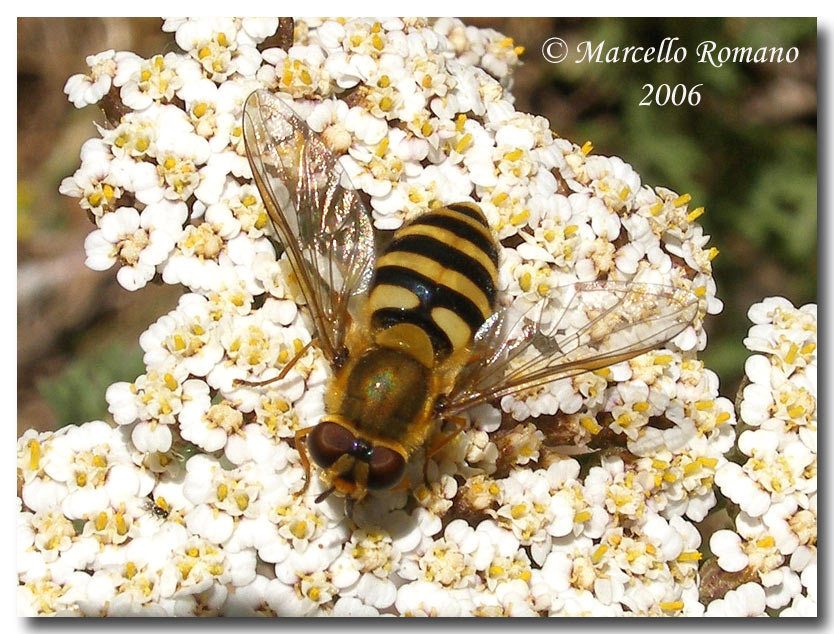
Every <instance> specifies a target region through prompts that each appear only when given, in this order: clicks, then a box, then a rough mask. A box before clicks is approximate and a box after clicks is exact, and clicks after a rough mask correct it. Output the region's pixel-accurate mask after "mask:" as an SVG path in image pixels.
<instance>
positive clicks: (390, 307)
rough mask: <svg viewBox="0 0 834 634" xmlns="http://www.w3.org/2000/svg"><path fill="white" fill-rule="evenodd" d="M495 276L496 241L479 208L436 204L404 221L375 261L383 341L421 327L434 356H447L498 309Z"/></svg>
mask: <svg viewBox="0 0 834 634" xmlns="http://www.w3.org/2000/svg"><path fill="white" fill-rule="evenodd" d="M497 278H498V246H497V244H496V242H495V240H494V239H493V237H492V234H491V233H490V231H489V227H488V226H487V221H486V218H485V217H484V215H483V212H481V210H480V208H479V207H478V206H477V205H475V204H474V203H457V204H454V205H449V206H447V207H442V208H440V209H435V210H433V211H431V212H428V213H426V214H424V215H422V216H420V217H419V218H417V219H415V220H414V221H412V222H411V223H410V224H408V225H406V226H404V227H402V228H400V229H399V230H398V231H397V232H396V233H395V234H394V238H393V240H392V242H391V244H390V245H389V246H388V247H387V249H386V250H385V251H384V252H383V253H382V254H381V255H380V257H379V259H378V260H377V264H376V273H375V276H374V281H373V283H372V285H371V293H370V298H369V301H370V307H371V326H372V328H373V329H374V330H375V331H376V332H377V339H378V340H380V336H379V334H380V333H384V334H382V339H383V340H385V339H386V337H388V338H390V337H395V338H396V337H399V336H404V337H406V338H408V337H409V336H410V335H409V332H411V333H415V332H417V331H416V330H415V328H414V327H415V326H416V327H417V328H418V329H419V330H420V331H422V333H425V335H426V336H427V337H428V341H430V343H431V348H432V352H433V358H434V360H442V359H445V358H446V357H448V356H449V355H450V354H451V353H452V352H454V351H455V350H458V349H460V348H462V347H464V346H467V345H468V344H469V343H470V342H471V341H472V337H473V335H474V334H475V332H476V331H477V330H478V328H479V327H480V326H481V324H483V323H484V321H485V320H486V319H487V318H488V317H489V316H490V315H491V314H492V313H493V312H494V311H495V299H496V291H495V287H496V283H497ZM406 324H410V326H407V325H406ZM412 338H413V337H412ZM420 338H421V337H420ZM395 343H396V344H397V345H400V342H399V341H395ZM384 345H390V342H389V343H385V344H384ZM417 356H419V354H418V355H417Z"/></svg>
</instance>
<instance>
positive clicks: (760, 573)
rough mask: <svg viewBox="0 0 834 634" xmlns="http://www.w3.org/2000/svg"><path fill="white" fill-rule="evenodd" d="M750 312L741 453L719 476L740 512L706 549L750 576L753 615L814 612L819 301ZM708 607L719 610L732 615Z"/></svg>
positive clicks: (766, 304) (768, 304) (774, 301)
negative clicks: (776, 611)
mask: <svg viewBox="0 0 834 634" xmlns="http://www.w3.org/2000/svg"><path fill="white" fill-rule="evenodd" d="M748 314H749V317H750V320H751V321H752V322H753V324H754V325H753V327H752V328H750V332H749V334H748V336H747V338H746V339H745V340H744V343H745V345H746V346H747V348H748V349H749V350H752V351H753V352H755V353H757V354H754V355H752V356H751V357H749V358H748V359H747V362H746V363H745V366H744V367H745V373H746V375H747V385H746V386H745V388H744V391H743V393H742V400H741V405H740V414H741V421H740V422H742V423H743V425H744V427H745V428H746V429H745V430H744V431H743V432H742V433H741V434H739V437H738V449H739V450H740V452H741V454H742V460H740V461H739V463H738V464H737V463H736V462H727V463H725V464H724V465H723V466H722V467H721V468H720V469H719V470H718V472H717V473H716V474H715V482H716V484H718V486H719V487H720V489H721V492H722V493H723V494H724V495H725V496H726V497H727V498H729V499H731V500H732V501H733V502H734V503H735V504H737V505H738V507H739V508H740V511H739V513H738V515H737V517H736V518H735V531H731V530H720V531H716V532H715V533H713V535H712V537H711V539H710V548H711V549H712V551H713V553H714V554H715V555H716V556H717V557H718V565H719V566H720V567H721V569H722V570H725V571H728V572H741V571H744V573H746V574H749V575H753V576H754V577H755V578H756V581H757V583H752V582H751V583H748V584H745V585H746V586H751V588H753V589H748V591H747V595H748V598H749V599H750V601H751V602H752V601H753V598H752V597H753V596H754V595H755V596H756V597H758V599H757V601H758V603H757V605H759V610H758V612H759V613H762V612H763V611H764V609H765V606H767V607H768V608H771V609H779V608H783V607H785V606H788V607H787V608H785V610H783V612H782V614H784V615H792V616H816V613H817V307H816V305H813V304H808V305H806V306H803V307H802V308H795V307H794V306H793V305H792V304H791V303H790V302H789V301H788V300H786V299H784V298H782V297H771V298H768V299H766V300H764V301H763V302H761V303H758V304H755V305H753V306H752V307H751V308H750V312H749V313H748ZM739 590H740V589H739ZM724 602H725V603H726V602H727V599H724ZM714 604H719V607H718V608H717V610H718V612H716V614H719V613H720V614H725V613H726V614H730V613H731V612H732V610H730V612H727V608H726V607H722V604H720V602H719V601H716V602H714ZM712 612H713V604H710V607H709V610H708V611H707V613H708V614H710V613H712Z"/></svg>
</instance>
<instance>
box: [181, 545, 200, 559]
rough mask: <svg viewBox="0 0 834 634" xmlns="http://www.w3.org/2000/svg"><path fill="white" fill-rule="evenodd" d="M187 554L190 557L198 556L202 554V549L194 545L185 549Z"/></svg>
mask: <svg viewBox="0 0 834 634" xmlns="http://www.w3.org/2000/svg"><path fill="white" fill-rule="evenodd" d="M185 554H186V555H188V556H189V557H198V556H199V555H200V549H199V548H197V547H196V546H192V547H191V548H189V549H187V550H186V551H185Z"/></svg>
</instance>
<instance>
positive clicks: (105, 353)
mask: <svg viewBox="0 0 834 634" xmlns="http://www.w3.org/2000/svg"><path fill="white" fill-rule="evenodd" d="M143 372H144V365H143V363H142V350H141V348H139V346H138V345H136V346H135V347H131V348H128V347H127V346H125V344H123V343H121V342H118V341H115V342H112V343H110V344H109V345H106V346H102V347H100V348H96V349H94V350H91V351H90V352H88V353H87V354H86V355H85V356H83V357H80V358H78V359H76V360H75V361H73V362H72V363H70V364H69V365H67V367H66V368H65V369H64V371H63V372H61V374H60V375H58V376H57V377H55V378H53V379H44V380H42V381H39V382H38V391H39V392H40V393H41V395H42V396H43V398H44V399H45V400H46V401H47V402H48V403H49V406H50V407H51V408H52V411H53V413H54V414H55V416H56V426H57V427H63V426H65V425H73V424H80V423H83V422H86V421H91V420H109V418H110V414H109V413H108V412H107V403H106V401H105V400H104V399H103V398H102V396H103V394H104V392H105V390H106V389H107V388H108V386H110V385H111V384H112V383H115V382H117V381H132V380H134V379H135V378H136V377H137V376H139V375H140V374H142V373H143Z"/></svg>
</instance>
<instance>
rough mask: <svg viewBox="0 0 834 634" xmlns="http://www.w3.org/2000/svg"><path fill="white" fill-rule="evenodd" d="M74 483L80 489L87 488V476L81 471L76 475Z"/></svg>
mask: <svg viewBox="0 0 834 634" xmlns="http://www.w3.org/2000/svg"><path fill="white" fill-rule="evenodd" d="M75 483H76V484H77V485H78V486H80V487H84V486H87V474H86V473H84V472H83V471H79V472H78V473H76V474H75Z"/></svg>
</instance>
